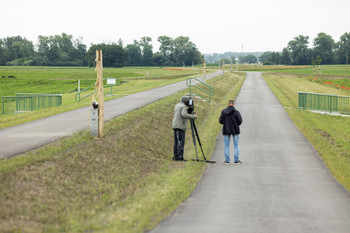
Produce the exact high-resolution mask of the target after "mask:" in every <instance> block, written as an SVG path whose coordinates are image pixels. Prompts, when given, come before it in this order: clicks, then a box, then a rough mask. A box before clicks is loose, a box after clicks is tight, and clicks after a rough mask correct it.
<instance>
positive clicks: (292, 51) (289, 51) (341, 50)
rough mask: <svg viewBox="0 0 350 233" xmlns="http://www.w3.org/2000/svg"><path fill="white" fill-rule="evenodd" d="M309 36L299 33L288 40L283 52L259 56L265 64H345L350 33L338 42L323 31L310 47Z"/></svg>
mask: <svg viewBox="0 0 350 233" xmlns="http://www.w3.org/2000/svg"><path fill="white" fill-rule="evenodd" d="M309 39H310V38H309V37H308V36H304V35H299V36H297V37H294V39H293V40H291V41H289V42H288V45H287V47H285V48H283V50H282V52H265V53H263V54H262V55H261V56H260V57H259V62H260V63H263V64H264V65H279V64H283V65H310V64H315V63H318V64H324V65H329V64H345V63H346V60H347V58H348V57H349V55H350V33H348V32H346V33H344V34H343V35H342V36H341V37H340V40H339V41H338V42H335V41H334V39H333V38H332V36H330V35H328V34H326V33H324V32H321V33H318V34H317V37H316V38H315V39H314V40H313V47H312V48H309V47H308V45H309Z"/></svg>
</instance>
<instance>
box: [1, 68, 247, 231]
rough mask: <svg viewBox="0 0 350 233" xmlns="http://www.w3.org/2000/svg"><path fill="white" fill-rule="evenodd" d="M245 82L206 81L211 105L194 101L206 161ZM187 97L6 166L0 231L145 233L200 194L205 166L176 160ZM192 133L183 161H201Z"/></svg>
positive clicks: (229, 78) (237, 78)
mask: <svg viewBox="0 0 350 233" xmlns="http://www.w3.org/2000/svg"><path fill="white" fill-rule="evenodd" d="M243 80H244V77H243V74H242V75H237V74H225V76H224V77H222V76H221V77H217V78H215V79H211V80H208V83H209V84H210V85H212V86H214V88H215V96H214V97H213V100H212V103H211V104H209V103H207V102H202V101H198V100H195V111H196V112H197V113H198V116H199V118H198V119H197V120H196V125H197V128H198V131H199V135H200V137H201V141H202V143H203V150H204V152H205V154H206V156H207V157H208V159H209V157H210V155H211V153H212V151H213V149H214V146H215V140H216V137H217V135H218V133H219V132H220V129H221V125H220V124H218V117H219V115H220V111H221V110H222V109H223V108H224V107H225V106H226V104H227V101H228V99H232V98H235V96H236V95H237V94H238V92H239V90H240V87H241V85H242V83H243ZM184 94H185V92H182V93H178V94H176V95H173V96H170V97H167V98H164V99H162V100H160V101H156V102H154V103H152V104H149V105H147V106H145V107H143V108H140V109H139V110H137V111H133V112H129V113H127V114H125V115H123V116H121V117H118V118H115V119H113V120H111V121H109V122H107V123H106V124H105V136H104V137H103V138H101V139H95V138H92V137H91V136H89V133H88V132H80V133H78V134H76V135H73V136H71V137H68V138H66V139H63V140H60V141H57V142H54V143H52V144H49V145H47V146H44V147H43V148H40V149H38V150H36V151H32V152H29V153H27V154H24V155H21V156H17V157H13V158H10V159H5V160H2V161H0V203H1V205H0V231H2V232H15V231H25V232H91V231H102V232H143V231H144V230H148V229H152V228H153V227H154V226H155V225H156V224H157V223H158V222H159V221H160V220H161V219H163V218H164V217H165V216H166V215H167V214H169V213H171V212H172V211H173V210H174V209H175V208H176V207H177V206H179V205H180V204H181V203H182V202H183V201H184V200H185V199H186V198H187V197H188V196H189V194H190V193H191V192H192V191H193V190H194V189H195V187H196V185H197V182H198V181H199V179H200V177H201V175H202V173H203V171H204V170H205V168H206V164H205V163H197V162H186V163H184V162H174V161H172V159H171V158H172V156H173V154H172V152H173V131H172V129H171V122H172V117H173V108H174V106H175V104H176V103H178V102H179V100H180V98H181V96H182V95H184ZM190 133H191V132H190V130H188V131H187V136H186V137H187V143H186V147H185V157H186V158H188V159H191V158H195V152H194V147H193V143H192V140H191V137H190Z"/></svg>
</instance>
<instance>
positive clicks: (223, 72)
mask: <svg viewBox="0 0 350 233" xmlns="http://www.w3.org/2000/svg"><path fill="white" fill-rule="evenodd" d="M222 74H225V60H224V59H222Z"/></svg>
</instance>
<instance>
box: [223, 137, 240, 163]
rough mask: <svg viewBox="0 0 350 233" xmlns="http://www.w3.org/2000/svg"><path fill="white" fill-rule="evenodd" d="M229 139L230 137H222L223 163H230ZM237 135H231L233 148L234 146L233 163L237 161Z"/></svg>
mask: <svg viewBox="0 0 350 233" xmlns="http://www.w3.org/2000/svg"><path fill="white" fill-rule="evenodd" d="M230 137H231V135H224V142H225V161H226V162H230ZM238 143H239V134H233V146H234V156H233V159H234V161H235V162H237V161H238V160H239V148H238Z"/></svg>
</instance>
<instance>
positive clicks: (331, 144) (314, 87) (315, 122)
mask: <svg viewBox="0 0 350 233" xmlns="http://www.w3.org/2000/svg"><path fill="white" fill-rule="evenodd" d="M264 76H265V80H266V82H267V84H268V85H269V86H270V88H271V89H272V91H273V92H274V93H275V94H276V96H277V98H278V99H279V101H280V102H281V104H282V105H283V106H284V107H286V111H287V112H288V114H289V116H290V118H291V119H292V120H293V121H294V123H295V124H296V126H297V127H298V128H299V130H300V131H301V132H302V133H303V134H304V135H305V136H306V138H307V139H308V140H309V141H310V142H311V144H312V145H313V146H314V147H315V149H316V150H317V152H318V153H319V154H320V156H321V157H322V159H323V161H324V163H325V164H326V166H327V167H328V168H329V170H330V171H331V173H332V174H333V175H334V177H335V178H336V179H337V180H338V181H339V182H340V183H341V184H342V185H343V186H344V187H345V188H346V189H347V190H348V191H350V118H349V117H341V116H330V115H323V114H317V113H312V112H309V111H305V110H298V91H303V92H313V93H323V94H334V95H345V96H349V92H347V91H344V90H340V89H336V88H332V87H328V86H325V85H322V84H319V83H316V82H310V81H308V80H307V79H303V78H293V77H288V75H281V74H279V75H276V74H265V75H264Z"/></svg>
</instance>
